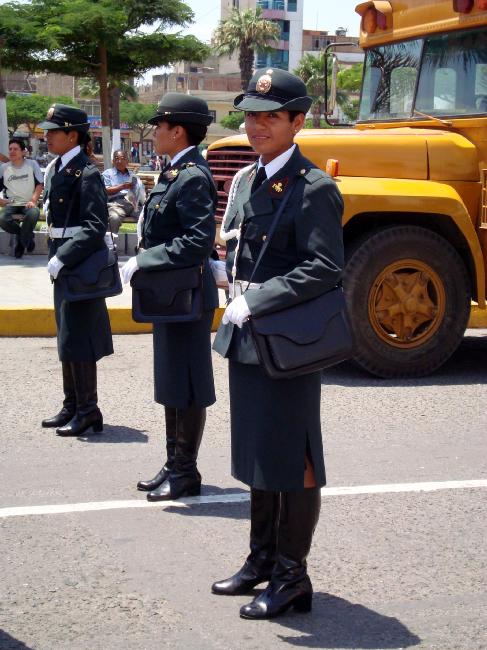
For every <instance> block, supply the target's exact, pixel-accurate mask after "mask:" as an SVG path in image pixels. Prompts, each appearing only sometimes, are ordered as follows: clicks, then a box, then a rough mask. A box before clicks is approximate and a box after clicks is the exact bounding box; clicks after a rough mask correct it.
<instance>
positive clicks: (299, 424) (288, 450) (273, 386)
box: [229, 361, 326, 492]
mask: <svg viewBox="0 0 487 650" xmlns="http://www.w3.org/2000/svg"><path fill="white" fill-rule="evenodd" d="M229 381H230V413H231V439H232V476H233V477H234V478H236V479H237V480H239V481H242V483H246V484H247V485H249V486H250V487H253V488H257V489H259V490H272V491H274V490H275V491H283V492H285V491H291V490H302V489H303V485H304V469H305V456H306V455H308V457H309V458H310V460H311V462H312V463H313V467H314V472H315V479H316V485H317V486H319V487H321V486H323V485H325V483H326V477H325V465H324V459H323V444H322V440H321V422H320V402H321V374H320V373H319V372H316V373H312V374H310V375H305V376H303V377H296V378H294V379H278V380H276V379H270V378H269V377H268V376H267V375H265V373H264V372H263V370H262V369H261V367H260V366H256V365H247V364H243V363H238V362H235V361H230V362H229Z"/></svg>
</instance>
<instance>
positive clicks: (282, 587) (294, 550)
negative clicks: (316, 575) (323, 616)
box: [240, 488, 321, 619]
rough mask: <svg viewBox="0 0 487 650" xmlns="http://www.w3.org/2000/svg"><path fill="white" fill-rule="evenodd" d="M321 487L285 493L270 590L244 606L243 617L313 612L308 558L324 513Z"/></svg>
mask: <svg viewBox="0 0 487 650" xmlns="http://www.w3.org/2000/svg"><path fill="white" fill-rule="evenodd" d="M320 506H321V494H320V489H319V488H306V489H303V490H298V491H295V492H281V512H280V517H279V529H278V533H277V560H276V564H275V565H274V570H273V572H272V576H271V579H270V582H269V584H268V585H267V587H266V589H264V591H263V592H262V593H261V594H259V596H257V598H255V599H254V600H253V601H252V602H251V603H249V604H248V605H244V606H243V607H242V608H241V609H240V616H241V617H242V618H252V619H256V618H274V617H275V616H279V614H282V613H283V612H285V611H286V610H288V609H289V608H290V607H294V609H295V610H296V611H298V612H309V611H311V599H312V596H313V587H312V586H311V580H310V579H309V576H308V573H307V570H306V558H307V556H308V554H309V551H310V548H311V541H312V539H313V533H314V530H315V528H316V524H317V523H318V518H319V516H320Z"/></svg>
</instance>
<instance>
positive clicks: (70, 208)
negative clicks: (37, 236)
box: [58, 170, 83, 239]
mask: <svg viewBox="0 0 487 650" xmlns="http://www.w3.org/2000/svg"><path fill="white" fill-rule="evenodd" d="M60 171H61V170H60ZM60 171H59V172H58V174H59V173H60ZM82 175H83V172H81V174H80V175H79V176H78V177H77V178H76V180H75V181H74V183H75V185H74V187H75V190H76V191H75V192H73V194H72V196H71V198H70V200H69V205H68V209H67V211H66V219H65V220H64V226H63V236H62V239H64V233H65V232H66V227H67V225H68V221H69V218H70V216H71V213H72V212H73V205H74V199H75V198H76V196H77V195H78V194H79V184H80V182H81V177H82Z"/></svg>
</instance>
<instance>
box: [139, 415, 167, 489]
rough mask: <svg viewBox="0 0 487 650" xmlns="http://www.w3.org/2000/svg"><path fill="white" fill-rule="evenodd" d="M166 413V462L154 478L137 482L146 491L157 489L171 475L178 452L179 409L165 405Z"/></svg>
mask: <svg viewBox="0 0 487 650" xmlns="http://www.w3.org/2000/svg"><path fill="white" fill-rule="evenodd" d="M164 413H165V418H166V453H167V458H166V462H165V463H164V465H163V466H162V469H160V470H159V471H158V472H157V474H156V475H155V476H154V478H151V479H149V480H147V481H139V482H138V483H137V489H138V490H144V491H145V492H150V491H151V490H155V489H156V488H158V487H159V485H162V484H163V483H164V481H165V480H166V479H167V478H168V476H169V472H170V471H171V470H172V468H173V467H174V455H175V453H176V423H177V411H176V409H173V408H169V407H168V406H165V407H164Z"/></svg>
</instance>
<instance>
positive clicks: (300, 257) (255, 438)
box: [214, 147, 343, 491]
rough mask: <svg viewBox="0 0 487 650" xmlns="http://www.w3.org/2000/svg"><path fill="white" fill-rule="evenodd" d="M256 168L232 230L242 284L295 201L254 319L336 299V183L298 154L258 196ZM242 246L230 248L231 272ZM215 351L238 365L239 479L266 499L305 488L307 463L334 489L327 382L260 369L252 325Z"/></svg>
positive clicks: (258, 292) (273, 248)
mask: <svg viewBox="0 0 487 650" xmlns="http://www.w3.org/2000/svg"><path fill="white" fill-rule="evenodd" d="M254 176H255V167H253V168H252V169H251V170H250V171H249V172H247V173H246V174H244V176H243V177H242V178H241V181H240V183H239V186H238V190H237V193H236V196H235V200H234V202H233V205H232V206H231V208H230V209H229V211H228V212H227V217H226V220H225V224H224V226H225V230H226V231H227V232H228V231H230V230H232V229H234V228H238V227H239V226H240V225H241V243H240V250H239V254H238V260H237V278H238V279H241V280H249V279H250V276H251V273H252V270H253V268H254V266H255V262H256V260H257V257H258V255H259V251H260V249H261V247H262V245H263V243H264V241H265V239H266V236H267V232H268V229H269V227H270V225H271V222H272V219H273V217H274V213H275V211H276V210H277V208H278V205H279V203H280V201H281V200H282V197H283V196H284V194H285V191H286V188H287V187H288V185H289V184H290V183H294V189H293V190H292V195H291V197H290V199H289V201H288V203H287V205H286V207H285V209H284V212H283V214H282V215H281V218H280V221H279V225H278V227H277V229H276V231H275V233H274V236H273V238H272V240H271V242H270V244H269V247H268V248H267V251H266V253H265V254H264V257H263V258H262V261H261V263H260V265H259V268H258V270H257V274H256V276H255V277H254V278H253V282H257V283H262V286H261V287H260V288H258V289H249V290H248V291H247V292H246V293H245V299H246V301H247V304H248V306H249V309H250V312H251V314H253V315H256V316H257V315H261V314H265V313H271V312H273V311H278V310H280V309H283V308H285V307H288V306H292V305H294V304H298V303H300V302H304V301H306V300H309V299H311V298H314V297H316V296H318V295H320V294H322V293H324V292H325V291H327V290H329V289H332V288H333V287H334V286H335V285H336V284H337V282H338V280H339V279H340V275H341V271H342V268H343V240H342V225H341V218H342V212H343V202H342V198H341V195H340V193H339V191H338V189H337V186H336V184H335V183H334V181H333V180H332V179H331V178H330V177H329V176H327V175H326V174H325V173H324V172H322V171H321V170H319V169H317V168H316V167H315V166H314V165H313V164H312V163H311V162H310V161H309V160H307V159H306V158H304V157H303V156H302V155H301V153H300V151H299V149H298V147H296V148H295V150H294V152H293V154H292V156H291V158H290V160H289V161H288V162H287V163H286V164H285V165H284V167H282V168H281V169H280V170H279V171H278V172H277V174H275V175H274V176H273V177H272V178H270V179H268V180H267V181H266V182H264V184H263V185H261V187H260V188H259V189H257V190H256V191H255V192H254V193H253V194H252V195H251V193H250V192H251V185H252V181H253V179H254ZM236 245H237V241H236V239H231V240H229V241H228V242H227V252H228V257H227V272H228V274H229V275H230V270H231V268H232V265H233V261H234V257H235V249H236ZM214 348H215V349H216V350H217V352H219V353H220V354H222V355H223V356H225V357H228V358H229V359H230V368H229V372H230V407H231V432H232V475H233V476H234V477H235V478H237V479H238V480H240V481H242V482H244V483H247V484H248V485H250V486H251V487H254V488H257V489H262V490H277V491H287V490H299V489H302V488H303V482H304V461H305V456H306V454H308V456H309V457H310V458H311V460H312V462H313V466H314V471H315V477H316V483H317V485H318V486H322V485H324V484H325V482H326V478H325V467H324V461H323V446H322V440H321V425H320V390H321V377H320V373H319V372H317V373H312V374H309V375H305V376H303V377H297V378H294V379H279V380H275V379H270V378H269V377H267V375H265V374H264V371H263V370H262V369H261V367H260V366H259V365H258V359H257V354H256V351H255V347H254V344H253V341H252V338H251V335H250V328H249V326H248V323H244V325H243V327H242V329H240V328H238V327H237V326H236V325H232V324H228V325H221V326H220V328H219V330H218V333H217V336H216V339H215V343H214Z"/></svg>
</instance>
